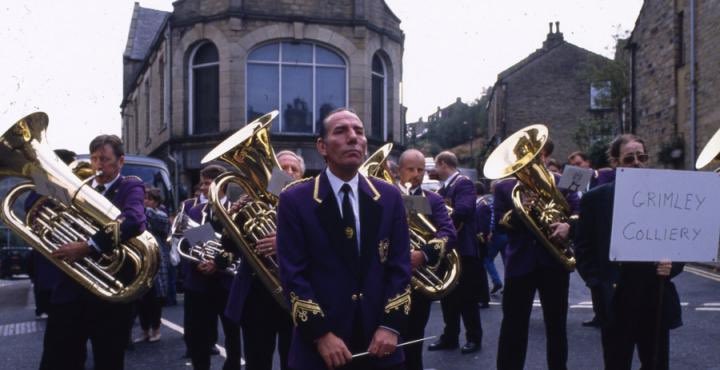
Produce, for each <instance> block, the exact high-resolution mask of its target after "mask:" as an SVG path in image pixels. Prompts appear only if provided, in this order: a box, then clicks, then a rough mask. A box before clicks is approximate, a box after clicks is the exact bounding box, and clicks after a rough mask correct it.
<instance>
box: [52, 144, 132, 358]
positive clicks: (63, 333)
mask: <svg viewBox="0 0 720 370" xmlns="http://www.w3.org/2000/svg"><path fill="white" fill-rule="evenodd" d="M124 159H125V152H124V151H123V145H122V141H121V140H120V138H119V137H117V136H116V135H100V136H98V137H96V138H95V139H93V141H92V142H91V143H90V162H91V165H92V168H93V169H94V170H95V171H102V174H101V175H98V176H96V177H95V178H94V179H93V181H92V183H91V185H92V187H93V188H94V189H95V190H97V191H98V192H100V193H101V194H103V195H104V196H105V197H106V198H108V199H110V200H111V201H112V203H113V204H114V205H115V206H116V207H117V208H118V209H119V210H120V212H121V215H120V217H119V218H118V220H120V221H121V222H120V227H119V229H120V235H119V236H120V242H123V241H126V240H128V239H130V238H133V237H136V236H138V235H140V234H141V233H142V232H143V231H145V207H144V199H145V185H144V184H143V182H142V180H140V179H139V178H137V177H134V176H129V177H125V176H122V175H120V170H121V169H122V166H123V163H124ZM114 248H115V244H114V243H113V242H112V237H111V235H110V233H109V232H107V231H105V230H99V231H98V232H97V233H95V234H94V235H93V236H92V237H91V238H89V239H88V240H87V241H79V242H72V243H67V244H65V245H62V246H60V248H58V249H57V250H56V251H55V252H53V257H55V258H59V259H62V260H65V261H66V262H68V263H71V262H74V261H77V260H79V259H81V258H83V257H86V256H91V255H99V254H100V253H110V252H112V251H113V249H114ZM51 303H52V311H51V312H50V315H49V317H48V323H47V328H46V334H45V341H44V350H43V357H42V360H41V364H40V368H41V369H84V368H85V357H86V354H85V346H86V342H87V340H88V339H90V342H91V343H92V350H93V359H94V362H95V368H96V369H103V370H104V369H122V368H123V367H124V360H125V346H126V345H127V339H128V336H129V333H130V327H131V321H130V320H131V317H130V315H131V307H130V303H111V302H108V301H104V300H102V299H100V298H98V297H97V296H96V295H94V294H93V293H91V292H89V291H87V290H86V289H85V288H83V287H81V286H80V285H79V284H77V283H76V282H75V281H74V280H72V279H71V278H70V277H68V276H67V275H66V274H61V279H60V281H59V282H58V284H57V285H56V286H55V288H54V289H53V293H52V296H51Z"/></svg>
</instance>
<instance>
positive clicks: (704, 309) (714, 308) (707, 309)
mask: <svg viewBox="0 0 720 370" xmlns="http://www.w3.org/2000/svg"><path fill="white" fill-rule="evenodd" d="M695 311H720V307H695Z"/></svg>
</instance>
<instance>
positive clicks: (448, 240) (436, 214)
mask: <svg viewBox="0 0 720 370" xmlns="http://www.w3.org/2000/svg"><path fill="white" fill-rule="evenodd" d="M423 195H424V196H425V197H426V198H428V202H429V203H430V209H431V212H432V214H430V215H426V216H428V219H429V220H430V222H432V224H433V226H435V230H436V233H435V239H443V240H445V250H444V251H438V252H441V253H442V254H446V253H448V252H450V251H451V250H453V249H454V247H455V245H456V242H457V232H456V231H455V226H454V225H453V222H452V219H451V218H450V216H449V215H448V212H447V208H446V207H445V201H444V200H443V198H442V197H441V196H439V195H437V194H436V193H434V192H432V191H428V190H423ZM423 252H424V253H425V256H427V258H428V260H427V261H426V265H429V266H434V265H436V264H437V263H438V262H442V261H438V253H435V252H436V251H435V250H431V249H430V248H428V247H426V248H423Z"/></svg>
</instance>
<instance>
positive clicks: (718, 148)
mask: <svg viewBox="0 0 720 370" xmlns="http://www.w3.org/2000/svg"><path fill="white" fill-rule="evenodd" d="M711 162H715V163H716V164H717V165H718V167H717V168H715V172H718V173H720V129H718V130H717V131H715V134H713V136H712V137H711V138H710V140H709V141H708V143H707V144H705V147H704V148H703V150H702V151H701V152H700V155H699V156H698V158H697V161H696V162H695V168H697V169H698V170H699V169H701V168H703V167H705V166H707V165H708V164H710V163H711Z"/></svg>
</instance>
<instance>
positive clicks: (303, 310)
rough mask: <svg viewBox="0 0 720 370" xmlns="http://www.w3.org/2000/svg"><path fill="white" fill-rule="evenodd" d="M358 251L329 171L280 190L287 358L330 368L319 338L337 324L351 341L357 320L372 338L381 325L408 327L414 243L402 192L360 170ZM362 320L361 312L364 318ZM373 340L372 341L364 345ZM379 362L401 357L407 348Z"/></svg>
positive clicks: (295, 366)
mask: <svg viewBox="0 0 720 370" xmlns="http://www.w3.org/2000/svg"><path fill="white" fill-rule="evenodd" d="M358 193H359V194H358V204H359V207H360V210H359V211H360V212H359V213H360V240H361V242H360V252H359V257H356V255H355V252H354V251H351V250H346V249H349V248H343V247H345V246H347V244H346V243H345V241H344V240H343V239H344V238H346V234H345V231H344V230H343V227H342V226H341V225H342V221H341V217H340V211H339V207H338V204H337V201H336V199H335V195H334V194H333V192H332V188H331V186H330V182H329V180H328V178H327V175H326V173H325V172H323V173H322V174H320V175H319V176H317V177H315V178H311V179H307V180H306V181H302V182H299V183H296V184H294V185H292V186H290V187H289V188H287V189H286V190H285V191H284V192H282V193H281V194H280V202H279V204H278V216H277V217H278V230H277V245H278V256H279V262H280V277H281V282H282V285H283V289H284V290H285V293H286V295H287V297H288V298H289V299H290V303H291V307H292V309H291V310H292V318H293V322H294V324H295V328H294V330H293V337H292V344H291V347H290V355H289V366H290V367H291V368H293V369H297V370H303V369H313V370H314V369H324V368H325V365H324V363H323V361H322V358H321V357H320V355H319V353H318V351H317V348H316V345H315V343H314V340H316V339H318V338H319V337H321V336H322V335H324V334H326V333H328V332H333V333H334V334H335V335H337V336H339V337H340V338H342V340H343V341H344V342H345V344H346V345H349V343H350V340H351V336H352V335H353V326H354V325H355V326H356V327H361V328H362V337H363V338H364V339H363V340H364V343H366V344H367V346H369V344H370V340H371V338H372V335H373V334H374V332H375V330H376V329H377V328H378V327H379V326H385V327H388V328H391V329H393V330H395V331H397V332H403V330H404V326H405V324H406V321H407V317H408V313H409V312H410V253H409V252H410V251H409V240H408V225H407V219H406V215H405V207H404V204H403V199H402V196H401V195H400V192H399V190H398V189H397V188H395V186H393V185H390V184H387V183H385V182H384V181H381V180H377V179H368V178H366V177H364V176H362V175H359V183H358ZM356 320H360V323H359V324H358V323H357V322H356ZM366 348H367V347H366ZM375 361H376V365H377V366H381V367H382V366H388V365H393V364H398V363H401V362H402V361H403V353H402V350H397V351H395V352H394V353H393V354H392V355H390V356H388V357H384V358H382V359H377V360H375Z"/></svg>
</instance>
